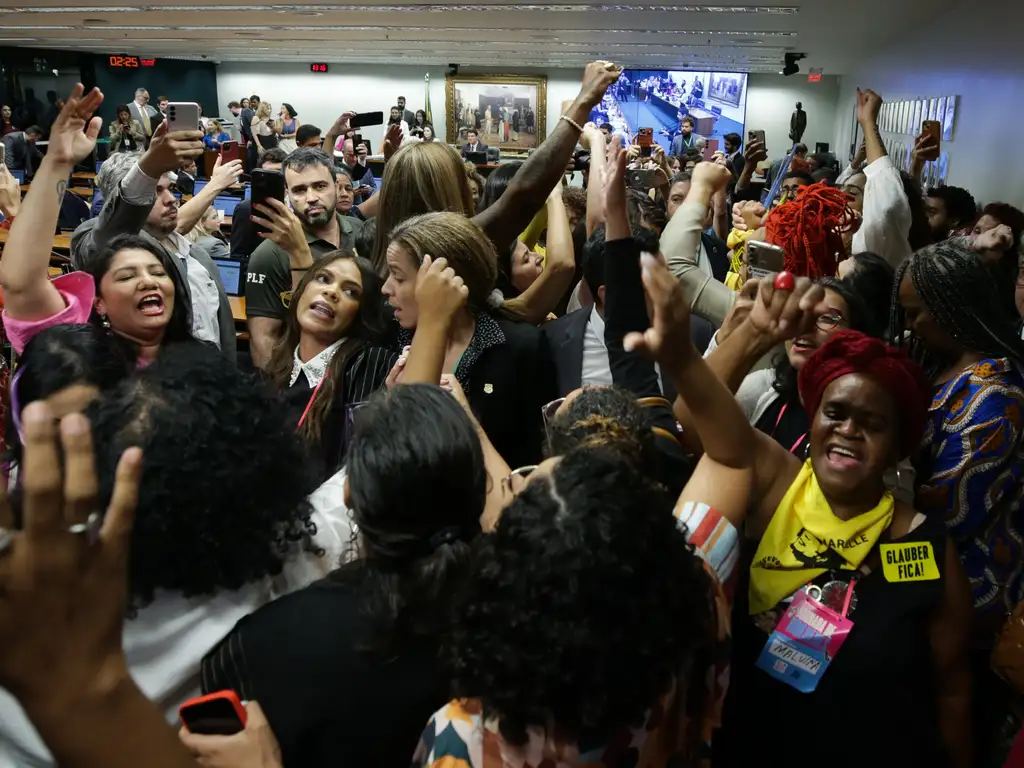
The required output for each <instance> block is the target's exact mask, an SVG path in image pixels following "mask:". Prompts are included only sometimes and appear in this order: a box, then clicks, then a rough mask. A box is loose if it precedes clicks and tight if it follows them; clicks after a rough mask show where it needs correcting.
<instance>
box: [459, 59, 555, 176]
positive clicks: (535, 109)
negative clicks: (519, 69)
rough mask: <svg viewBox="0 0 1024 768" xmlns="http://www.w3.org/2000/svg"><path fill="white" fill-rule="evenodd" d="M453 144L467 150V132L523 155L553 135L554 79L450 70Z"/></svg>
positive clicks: (508, 153)
mask: <svg viewBox="0 0 1024 768" xmlns="http://www.w3.org/2000/svg"><path fill="white" fill-rule="evenodd" d="M444 91H445V109H444V111H445V120H446V123H447V126H446V127H447V136H448V143H449V144H452V145H454V146H456V147H457V148H459V149H461V148H462V145H463V144H465V143H466V132H467V131H468V130H469V129H470V127H471V126H472V128H473V129H474V130H476V131H477V135H478V140H479V142H480V143H482V144H484V145H486V146H487V147H497V148H498V150H499V154H500V155H502V156H506V157H508V156H522V155H524V154H526V153H527V152H529V151H530V150H532V149H536V148H537V147H539V146H540V145H541V142H543V141H544V139H545V137H546V136H547V106H548V79H547V77H545V76H543V75H475V74H474V75H453V74H447V75H445V82H444Z"/></svg>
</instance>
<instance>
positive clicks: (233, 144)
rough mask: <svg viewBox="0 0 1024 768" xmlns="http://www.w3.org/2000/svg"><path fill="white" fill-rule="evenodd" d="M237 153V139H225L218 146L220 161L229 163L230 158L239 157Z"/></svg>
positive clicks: (235, 158) (236, 158)
mask: <svg viewBox="0 0 1024 768" xmlns="http://www.w3.org/2000/svg"><path fill="white" fill-rule="evenodd" d="M239 157H240V156H239V153H238V142H237V141H225V142H224V143H223V144H221V146H220V161H221V163H230V162H231V161H232V160H238V159H239Z"/></svg>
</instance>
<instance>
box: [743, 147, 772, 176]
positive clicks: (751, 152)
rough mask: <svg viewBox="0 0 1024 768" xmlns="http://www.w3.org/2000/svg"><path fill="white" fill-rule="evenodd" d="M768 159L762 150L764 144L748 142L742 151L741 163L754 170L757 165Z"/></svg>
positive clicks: (765, 152) (766, 153)
mask: <svg viewBox="0 0 1024 768" xmlns="http://www.w3.org/2000/svg"><path fill="white" fill-rule="evenodd" d="M767 159H768V152H767V151H766V150H765V148H764V142H761V141H748V142H747V146H746V148H745V149H744V150H743V162H744V163H746V164H747V165H748V166H749V167H750V168H752V169H753V168H756V167H757V164H758V163H763V162H764V161H765V160H767Z"/></svg>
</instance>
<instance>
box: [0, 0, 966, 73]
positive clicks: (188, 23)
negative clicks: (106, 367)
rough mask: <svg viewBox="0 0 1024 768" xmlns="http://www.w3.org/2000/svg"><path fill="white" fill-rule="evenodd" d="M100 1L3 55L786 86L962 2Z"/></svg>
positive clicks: (24, 18) (51, 17) (62, 8)
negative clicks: (479, 70) (708, 75)
mask: <svg viewBox="0 0 1024 768" xmlns="http://www.w3.org/2000/svg"><path fill="white" fill-rule="evenodd" d="M2 1H3V2H10V0H2ZM15 1H16V0H15ZM93 1H94V2H101V3H103V5H94V6H86V5H80V6H67V5H63V4H62V2H64V3H66V2H67V0H35V4H34V5H33V6H32V7H0V45H16V46H28V47H32V48H60V49H68V50H75V51H85V52H95V53H100V54H107V53H111V54H113V53H118V54H122V53H123V54H134V55H140V56H146V57H155V58H204V59H208V60H210V61H275V60H280V61H309V62H313V61H318V62H319V61H324V62H362V63H367V64H373V63H387V64H433V65H446V64H448V63H453V62H457V63H459V64H463V65H466V66H472V67H488V66H490V67H495V68H502V69H515V68H517V67H545V68H551V67H572V68H578V67H579V66H580V65H581V64H583V63H584V62H586V61H589V60H592V59H595V58H602V59H609V60H612V61H615V62H617V63H620V64H622V65H624V66H627V67H633V68H636V67H650V68H653V69H687V68H689V69H702V70H703V69H711V70H719V71H747V72H778V71H779V70H780V69H781V65H782V61H783V56H784V54H785V53H786V52H790V51H792V52H800V53H806V54H808V57H807V59H805V60H804V61H803V62H801V71H802V72H803V73H806V72H807V71H808V69H809V68H811V67H820V68H822V69H823V70H824V72H825V73H826V74H842V73H844V72H847V71H850V70H851V69H852V68H853V67H854V66H855V64H856V62H857V60H858V59H860V58H862V57H864V56H866V55H869V54H870V53H871V52H872V51H873V50H875V49H877V48H878V47H880V46H881V45H883V44H885V43H886V42H889V41H890V40H894V39H898V37H899V36H900V35H901V34H904V33H907V32H908V31H910V29H911V28H912V26H913V25H915V24H916V23H918V22H919V20H920V18H921V17H922V15H925V14H927V15H934V14H935V13H936V11H937V10H939V9H941V8H942V7H945V6H950V5H952V4H953V3H954V2H955V1H956V0H857V2H853V1H852V0H790V2H789V4H788V5H785V6H770V5H748V6H738V5H736V6H707V5H655V4H653V3H651V2H646V1H645V0H633V3H635V4H633V3H631V4H623V3H620V4H611V3H609V4H602V3H594V2H589V3H586V2H572V3H569V4H555V3H550V2H543V1H541V2H535V3H534V4H529V5H523V4H511V3H490V2H489V3H486V4H481V5H466V4H461V3H460V4H456V5H440V4H433V5H430V4H426V3H408V4H402V5H394V4H391V5H385V4H383V3H375V2H372V0H369V2H370V3H371V4H366V5H340V4H336V3H334V4H331V3H326V2H323V3H320V2H316V0H304V3H305V4H303V5H283V4H280V3H275V2H273V0H255V2H253V3H252V4H250V5H230V4H229V3H230V2H232V0H227V2H226V3H217V4H212V3H211V4H210V5H183V4H182V3H184V2H189V0H157V2H150V3H148V4H147V5H145V6H142V5H135V4H133V2H132V0H93ZM192 2H197V0H192Z"/></svg>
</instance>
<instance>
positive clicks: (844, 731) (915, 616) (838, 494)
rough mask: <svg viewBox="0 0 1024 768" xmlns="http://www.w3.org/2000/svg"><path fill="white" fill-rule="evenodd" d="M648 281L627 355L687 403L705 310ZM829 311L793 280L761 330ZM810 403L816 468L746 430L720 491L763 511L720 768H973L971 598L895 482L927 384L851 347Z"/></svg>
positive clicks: (813, 363)
mask: <svg viewBox="0 0 1024 768" xmlns="http://www.w3.org/2000/svg"><path fill="white" fill-rule="evenodd" d="M644 272H645V275H644V283H645V286H646V287H647V290H648V294H649V296H650V298H651V299H652V301H653V304H654V322H653V328H651V329H649V330H648V331H647V332H646V333H645V334H644V335H643V336H640V335H639V334H633V335H631V336H628V337H627V338H626V345H627V347H629V346H632V347H633V348H635V349H646V350H648V351H650V352H652V353H654V354H655V355H657V356H658V358H659V361H660V363H661V369H662V372H663V373H669V374H671V375H672V377H673V381H674V383H675V384H676V388H677V390H678V391H679V392H680V393H683V395H684V396H685V395H686V393H687V392H688V391H689V387H688V386H687V384H688V382H689V380H690V378H692V374H690V371H691V370H693V369H695V367H696V366H699V365H702V364H703V363H701V362H698V358H699V355H698V353H697V352H696V351H695V350H694V349H693V347H692V344H690V343H689V309H688V308H689V306H690V302H689V301H687V300H686V297H685V296H684V295H683V289H682V287H681V286H680V285H679V284H678V282H676V281H675V280H674V279H673V278H672V276H671V274H670V273H669V271H668V270H667V268H666V267H665V266H664V265H663V264H662V263H660V262H655V261H654V260H653V259H649V258H648V259H645V264H644ZM823 299H824V296H823V291H822V289H821V288H820V287H817V286H813V285H812V284H811V283H810V281H808V280H806V279H800V280H799V281H794V279H793V278H792V276H791V275H788V274H787V273H783V274H781V275H779V276H778V277H777V278H776V280H775V282H774V284H773V283H772V282H770V281H762V284H761V285H760V289H759V294H758V296H757V298H756V300H755V304H754V307H753V309H752V310H751V312H752V313H756V314H758V315H759V316H760V318H761V320H763V321H764V323H765V324H766V325H774V326H778V325H780V324H783V325H789V326H790V327H792V328H797V329H798V331H799V330H801V329H803V328H804V326H808V327H809V326H810V325H811V324H813V322H814V318H815V317H816V313H818V314H820V308H821V306H822V305H823V304H824V301H823ZM799 388H800V394H801V397H802V400H803V404H804V407H805V408H806V409H807V412H808V414H809V415H810V417H811V427H810V453H809V456H810V458H809V459H808V460H807V461H806V462H804V461H801V460H800V459H798V458H797V457H795V456H793V455H792V454H790V453H789V452H788V451H787V450H786V449H785V448H784V447H783V446H781V445H779V444H778V443H776V442H775V441H773V440H772V439H771V438H769V437H768V436H766V435H763V434H761V433H758V432H756V431H755V430H754V429H753V427H750V428H749V429H743V428H742V427H739V428H735V429H730V430H729V438H730V439H731V440H732V441H734V442H733V446H734V449H735V451H736V452H737V454H738V455H743V456H746V460H745V461H741V462H738V464H737V466H739V467H740V468H739V469H736V468H729V467H718V468H716V470H717V474H716V475H714V476H711V477H710V479H709V482H710V483H711V485H712V488H711V490H714V491H715V492H717V493H719V494H721V493H723V492H724V491H723V489H729V488H735V489H736V490H735V491H732V492H733V493H734V494H735V495H737V496H744V497H746V500H748V501H749V503H750V505H751V510H750V515H749V517H748V519H747V522H746V528H745V534H746V539H747V542H746V550H747V551H746V553H745V555H744V559H743V560H742V561H741V566H743V565H745V566H748V567H746V568H744V572H745V573H746V575H747V577H748V582H749V584H748V585H747V588H746V589H741V590H739V592H738V594H737V596H736V610H735V611H734V619H733V661H732V677H731V682H730V690H729V694H728V698H727V700H726V707H725V717H724V731H723V733H722V738H721V739H720V740H717V744H721V745H722V747H723V751H722V754H721V761H720V762H719V764H720V765H722V766H726V767H727V768H729V767H731V766H749V765H755V764H764V762H765V761H767V762H771V763H772V764H775V763H779V764H781V763H783V762H789V761H790V760H795V761H801V762H802V761H805V760H806V759H807V757H808V756H810V755H814V756H815V759H818V758H820V759H822V760H827V762H828V763H829V764H830V765H833V766H860V765H868V764H871V765H875V766H880V765H884V766H898V765H922V766H923V765H928V766H938V765H947V766H958V767H959V768H966V766H968V765H970V707H969V699H970V672H969V665H968V662H967V655H966V647H967V645H966V642H967V637H968V635H969V632H970V626H971V603H970V589H969V586H968V583H967V579H966V577H965V576H964V573H963V570H962V568H961V566H960V562H959V559H958V557H957V553H956V550H955V549H954V547H953V546H952V545H951V544H950V543H949V539H948V535H947V533H946V531H945V529H944V527H943V525H942V523H941V521H940V520H935V519H927V518H925V517H924V516H923V515H921V514H919V513H918V512H917V511H916V510H915V509H913V508H912V507H911V506H909V505H906V504H903V503H901V502H898V501H895V500H894V499H893V497H892V494H891V493H889V492H888V491H887V490H886V487H885V482H884V475H885V472H886V470H887V469H888V468H890V467H892V466H894V465H895V464H896V462H897V461H899V460H900V459H902V458H903V457H904V456H906V455H908V454H909V453H910V452H911V451H912V450H914V449H915V448H916V446H917V444H918V442H919V440H920V437H921V433H922V430H923V428H924V424H925V418H926V414H927V408H928V404H929V402H930V387H929V384H928V381H927V379H926V378H925V377H924V375H923V372H922V371H921V370H920V368H918V367H917V366H916V365H915V364H914V363H913V362H911V361H910V360H909V359H908V358H907V357H906V356H905V355H904V354H903V353H902V352H900V351H897V350H895V349H892V348H890V347H886V346H885V345H884V344H883V343H882V342H881V341H878V340H877V339H873V338H870V337H868V336H865V335H864V334H862V333H858V332H856V331H842V332H839V333H837V334H835V335H834V336H833V337H832V338H831V339H830V340H829V341H828V342H827V343H826V344H824V345H823V346H822V347H821V348H820V349H819V350H818V351H817V352H816V353H815V354H814V355H813V356H812V357H811V358H810V359H809V360H808V361H807V362H806V363H805V365H804V366H803V368H802V369H801V371H800V376H799ZM691 396H692V395H691ZM731 405H732V404H731V403H730V404H729V406H730V407H731ZM705 415H706V414H705ZM728 415H729V414H727V413H725V412H724V410H723V412H722V413H721V414H715V419H716V420H718V421H722V420H724V419H726V418H728ZM734 422H735V420H734V419H733V420H730V421H729V423H730V424H732V423H734ZM700 423H703V424H705V425H706V424H707V421H706V420H702V421H701V422H700ZM704 437H705V438H706V439H707V438H709V437H715V438H716V439H717V440H721V437H722V436H721V435H720V434H717V433H716V434H715V435H704ZM744 467H745V468H746V469H744ZM740 475H742V477H741V476H740ZM748 489H750V490H749V495H748ZM709 492H710V490H709ZM696 495H697V496H698V497H699V496H700V493H699V492H697V494H696ZM742 501H744V499H742V498H741V499H738V500H734V503H741V502H742ZM727 506H729V504H728V503H727V502H726V501H724V500H722V499H719V500H718V502H717V503H716V508H722V507H727ZM851 625H852V626H851ZM769 754H771V755H772V757H770V758H769V757H767V755H769Z"/></svg>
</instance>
